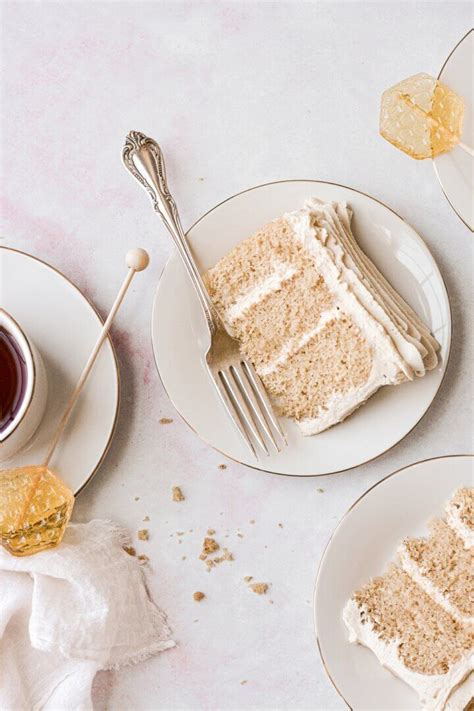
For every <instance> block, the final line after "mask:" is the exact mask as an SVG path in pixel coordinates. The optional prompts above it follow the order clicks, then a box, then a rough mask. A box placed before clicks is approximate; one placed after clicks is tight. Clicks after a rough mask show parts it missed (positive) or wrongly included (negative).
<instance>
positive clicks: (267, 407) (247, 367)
mask: <svg viewBox="0 0 474 711" xmlns="http://www.w3.org/2000/svg"><path fill="white" fill-rule="evenodd" d="M241 365H242V368H243V370H244V372H245V371H247V376H248V378H249V380H250V382H251V384H252V385H253V388H254V391H255V392H256V393H257V394H258V395H259V397H260V400H261V403H262V406H263V410H264V412H265V413H266V415H267V416H268V419H269V420H270V422H271V423H272V425H273V427H274V428H275V430H276V431H277V432H278V434H279V435H280V437H281V438H282V440H283V442H284V443H285V445H286V446H288V442H287V440H286V435H285V433H284V432H283V430H282V428H281V425H280V423H279V421H278V417H277V416H276V415H275V412H274V410H273V407H272V405H271V402H270V400H269V398H268V395H267V391H266V390H265V388H264V386H263V385H262V381H261V380H260V377H259V376H258V375H257V371H256V370H255V368H254V367H253V365H252V363H249V361H247V360H242V361H241Z"/></svg>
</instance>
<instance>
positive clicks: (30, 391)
mask: <svg viewBox="0 0 474 711" xmlns="http://www.w3.org/2000/svg"><path fill="white" fill-rule="evenodd" d="M47 394H48V386H47V378H46V371H45V368H44V364H43V361H42V359H41V356H40V354H39V352H38V351H37V349H36V348H35V346H34V344H33V343H32V342H31V340H30V339H29V338H27V336H26V335H25V333H24V332H23V331H22V329H21V328H20V326H19V325H18V323H17V322H16V321H15V319H14V318H12V316H10V314H8V313H7V312H6V311H5V310H4V309H1V308H0V461H4V460H6V459H10V458H11V457H13V456H14V455H15V454H18V452H20V450H22V449H23V448H24V447H26V445H27V444H28V443H29V442H30V440H31V438H32V437H33V435H34V433H35V432H36V430H37V428H38V425H39V424H40V422H41V419H42V417H43V414H44V410H45V407H46V399H47Z"/></svg>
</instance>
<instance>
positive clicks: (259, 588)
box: [250, 583, 268, 595]
mask: <svg viewBox="0 0 474 711" xmlns="http://www.w3.org/2000/svg"><path fill="white" fill-rule="evenodd" d="M250 588H251V589H252V590H253V592H254V593H257V595H265V594H266V592H267V590H268V583H252V585H251V586H250Z"/></svg>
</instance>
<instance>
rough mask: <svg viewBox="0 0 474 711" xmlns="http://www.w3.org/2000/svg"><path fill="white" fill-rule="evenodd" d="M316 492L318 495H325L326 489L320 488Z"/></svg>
mask: <svg viewBox="0 0 474 711" xmlns="http://www.w3.org/2000/svg"><path fill="white" fill-rule="evenodd" d="M316 491H317V492H318V494H324V489H321V488H319V489H316Z"/></svg>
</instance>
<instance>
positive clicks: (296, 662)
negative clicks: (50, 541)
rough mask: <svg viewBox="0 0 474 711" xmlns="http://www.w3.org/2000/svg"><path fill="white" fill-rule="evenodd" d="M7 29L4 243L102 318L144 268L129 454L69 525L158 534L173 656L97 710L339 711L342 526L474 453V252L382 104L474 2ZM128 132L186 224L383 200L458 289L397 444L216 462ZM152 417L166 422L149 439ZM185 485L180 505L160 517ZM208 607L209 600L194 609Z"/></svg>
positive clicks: (274, 6) (125, 7) (95, 484)
mask: <svg viewBox="0 0 474 711" xmlns="http://www.w3.org/2000/svg"><path fill="white" fill-rule="evenodd" d="M1 12H2V41H1V54H2V64H3V77H2V108H3V112H2V114H3V115H2V122H1V127H2V131H1V140H2V158H1V168H2V174H3V180H2V226H1V234H2V236H3V237H4V238H5V239H4V242H3V243H4V244H9V245H11V246H13V247H17V248H19V249H23V250H26V251H29V252H31V253H33V254H35V255H38V256H40V257H41V258H43V259H45V260H47V261H49V262H51V263H52V264H53V265H54V266H56V267H57V268H59V269H60V270H62V271H63V272H64V273H65V274H66V275H67V276H68V277H70V278H71V279H73V280H74V281H75V282H76V283H77V284H78V286H79V287H80V288H81V289H83V290H84V292H85V293H86V294H87V296H88V297H90V298H91V299H93V300H94V302H95V303H96V304H97V306H98V308H99V309H100V310H101V311H102V313H106V312H107V309H108V308H109V306H110V304H111V301H112V299H113V296H114V294H115V291H116V289H117V286H118V282H119V280H120V278H121V274H122V271H123V270H122V264H123V255H124V253H125V251H126V250H127V249H128V248H129V247H130V246H133V245H140V246H143V247H146V248H147V249H148V250H149V251H150V254H151V258H152V265H151V267H150V269H149V270H148V272H147V273H145V274H144V275H143V276H142V277H141V278H140V280H137V281H136V283H135V285H134V288H133V293H132V294H131V296H130V298H128V300H127V302H126V304H125V305H124V307H123V310H122V311H121V313H120V315H119V318H118V321H117V325H116V327H115V328H114V332H113V338H114V342H115V345H116V347H117V351H118V356H119V360H120V368H121V375H122V407H121V412H120V418H119V422H118V429H117V433H116V437H115V439H114V442H113V445H112V448H111V449H110V452H109V454H108V456H107V458H106V460H105V462H104V464H103V466H102V467H101V469H100V471H99V473H98V474H97V475H96V477H95V479H94V480H93V481H92V483H91V484H90V485H89V486H88V487H87V489H86V490H85V491H84V492H83V494H81V496H80V497H79V499H78V501H77V504H76V508H75V512H74V517H75V519H76V520H78V521H85V520H88V519H90V518H91V517H110V518H113V519H116V520H117V521H120V522H121V523H122V524H124V525H125V526H127V527H128V528H129V529H130V531H131V532H132V533H133V535H134V537H136V531H137V529H139V528H141V527H143V526H145V525H146V526H147V527H148V528H149V530H150V540H149V541H148V542H139V543H137V548H138V549H139V551H140V552H144V553H146V554H147V555H149V556H150V559H151V565H150V571H149V575H148V580H149V585H150V589H151V591H152V594H153V596H154V598H155V599H156V601H157V602H158V603H159V604H160V605H161V606H162V607H163V608H164V609H165V610H166V612H167V613H168V617H169V621H170V624H171V626H172V627H173V630H174V637H175V639H176V641H177V643H178V646H177V647H176V648H175V649H173V650H170V651H167V652H165V653H163V654H161V655H160V656H159V657H157V658H154V659H151V660H149V661H147V662H145V663H142V664H139V665H137V666H136V667H134V668H130V669H126V670H124V671H123V672H121V673H119V674H116V673H112V672H110V673H102V674H100V675H98V677H97V679H96V682H95V684H94V704H95V707H96V708H97V709H106V708H114V709H125V708H134V709H136V710H137V711H138V710H139V709H277V708H278V709H342V708H345V705H344V703H343V701H342V700H341V699H340V698H339V697H338V695H337V693H336V692H335V690H334V689H333V688H332V686H331V683H330V682H329V680H328V678H327V677H326V675H325V673H324V670H323V668H322V665H321V662H320V659H319V656H318V652H317V649H316V646H315V640H314V632H313V616H312V595H313V587H314V579H315V573H316V569H317V565H318V561H319V558H320V555H321V553H322V551H323V549H324V546H325V545H326V543H327V541H328V538H329V536H330V535H331V531H332V530H333V528H334V527H335V525H336V523H337V522H338V520H339V519H340V518H341V516H342V515H343V513H344V512H345V511H346V510H347V508H348V507H349V506H350V505H351V503H352V502H353V501H354V500H355V499H356V498H357V497H358V496H360V495H361V494H362V493H363V492H364V491H365V490H366V489H367V488H368V487H369V486H371V485H372V484H374V483H375V482H376V481H378V480H379V479H381V478H382V477H384V476H385V475H387V474H388V473H390V472H391V471H393V470H395V469H397V468H399V467H402V466H404V465H407V464H409V463H411V462H414V461H417V460H420V459H424V458H427V457H432V456H436V455H442V454H451V453H466V452H469V451H470V449H471V434H472V428H473V415H472V409H471V403H472V382H473V379H472V361H473V336H472V323H473V322H474V314H473V290H474V289H473V271H472V269H473V249H472V244H473V240H472V234H471V233H470V232H469V231H468V229H467V228H466V227H465V226H464V225H463V224H462V223H461V222H460V220H459V219H458V218H457V216H456V215H455V214H454V212H453V211H452V210H451V208H450V207H449V205H448V203H447V202H446V200H445V199H444V197H443V194H442V192H441V188H440V186H439V184H438V182H437V180H436V177H435V175H434V171H433V168H432V166H431V164H430V162H429V161H428V162H414V161H411V160H410V159H409V158H408V157H406V156H405V155H403V154H402V153H400V152H398V151H397V150H395V149H394V148H393V147H392V146H390V145H389V144H388V143H386V142H385V141H383V140H382V139H381V138H380V137H379V136H378V133H377V122H378V107H379V98H380V94H381V92H382V91H383V90H384V89H385V88H386V87H388V86H390V85H392V84H394V83H395V82H396V81H398V80H400V79H402V78H404V77H406V76H409V75H410V74H414V73H416V72H419V71H427V72H430V73H433V74H437V72H438V70H439V68H440V67H441V65H442V63H443V61H444V59H445V58H446V56H447V54H448V53H449V52H450V50H451V48H452V47H453V46H454V45H455V44H456V42H457V41H458V40H459V39H460V38H461V36H462V35H463V34H464V33H465V32H466V31H467V29H468V28H469V27H470V26H471V25H472V6H471V5H470V3H467V2H466V3H463V2H443V3H441V2H430V3H425V2H409V3H407V2H373V3H372V2H364V3H358V2H348V3H343V2H308V3H303V2H278V3H270V2H214V3H199V2H144V3H141V2H133V3H127V2H104V3H102V2H92V3H89V2H62V3H61V2H59V3H53V2H51V3H47V2H43V3H32V2H4V3H2V5H1ZM130 129H138V130H141V131H144V132H145V133H148V134H149V135H151V136H153V137H156V138H157V139H159V140H160V143H161V144H162V147H163V149H164V151H165V155H166V157H167V165H168V173H169V179H170V184H171V186H172V189H173V192H174V194H175V196H176V197H177V199H178V202H179V204H180V206H181V211H182V216H183V222H184V224H185V225H190V224H191V223H192V222H193V221H194V220H195V219H196V218H197V217H199V216H200V214H202V213H203V212H204V211H206V210H208V209H209V208H210V207H212V206H213V205H214V204H216V203H217V202H219V201H220V200H223V199H224V198H226V197H228V196H229V195H231V194H233V193H235V192H238V191H240V190H242V189H244V188H247V187H250V186H252V185H255V184H258V183H263V182H266V181H271V180H278V179H284V178H303V177H304V178H319V179H324V180H332V181H336V182H339V183H344V184H348V185H351V186H353V187H356V188H358V189H360V190H363V191H365V192H368V193H371V194H372V195H374V196H375V197H377V198H379V199H381V200H383V201H384V202H386V203H388V204H389V205H391V206H392V207H393V208H394V209H395V210H396V211H397V212H399V213H400V214H401V215H402V216H404V217H405V218H406V219H407V220H408V221H409V222H411V224H412V225H413V226H414V227H415V228H416V229H417V230H418V231H419V232H420V234H421V235H422V236H423V237H424V239H425V240H426V242H427V244H428V246H429V248H430V249H431V250H432V252H433V254H434V255H435V258H436V259H437V261H438V264H439V266H440V268H441V271H442V273H443V276H444V278H445V280H446V283H447V287H448V290H449V293H450V297H451V304H452V309H453V319H454V342H453V350H452V357H451V362H450V365H449V368H448V373H447V377H446V379H445V382H444V384H443V386H442V388H441V390H440V392H439V394H438V397H437V398H436V400H435V402H434V403H433V405H432V407H431V409H430V410H429V412H428V414H427V415H426V416H425V418H424V419H423V421H422V422H421V423H420V424H419V425H418V427H417V428H416V429H415V430H414V431H413V432H412V433H411V434H410V435H409V436H408V437H406V439H405V440H404V441H403V442H402V443H401V444H399V445H398V446H397V447H396V448H395V449H394V450H392V451H390V452H389V453H387V454H386V455H385V456H383V457H381V458H379V459H378V460H377V461H375V462H372V463H371V464H368V465H366V466H363V467H360V468H359V469H357V470H354V471H351V472H346V473H343V474H339V475H334V476H331V477H323V478H320V479H291V478H286V477H279V476H272V475H270V474H265V473H261V472H256V471H252V470H251V469H247V468H244V467H240V466H238V465H236V464H234V463H231V462H224V460H223V459H222V457H221V456H220V455H219V454H218V453H216V452H214V451H212V450H210V449H209V448H208V447H207V446H205V445H204V444H203V443H201V442H200V441H199V439H198V438H197V437H196V436H195V435H194V433H193V432H191V431H190V430H189V429H188V428H187V427H186V425H185V424H184V423H183V422H182V421H181V420H180V418H179V416H178V415H177V413H176V412H174V411H173V407H172V406H171V404H170V403H169V401H168V400H167V397H166V395H165V393H164V392H163V389H162V387H161V385H160V382H159V379H158V376H157V374H156V372H155V369H154V364H153V356H152V352H151V343H150V312H151V305H152V299H153V292H154V288H155V286H156V283H157V281H158V278H159V274H160V271H161V269H162V267H163V265H164V263H165V261H166V258H167V256H168V255H169V254H170V251H171V245H170V240H169V239H168V237H167V235H166V233H165V231H164V229H163V228H162V227H161V225H160V224H159V222H158V221H157V218H156V217H155V216H154V215H153V213H152V211H151V209H150V206H149V204H148V202H147V200H146V198H145V196H144V194H142V192H141V191H140V190H138V189H137V186H136V185H135V184H134V183H133V181H132V179H131V178H130V176H129V175H128V174H127V173H126V172H125V170H124V169H123V167H122V165H121V160H120V150H121V147H122V144H123V141H124V137H125V134H126V133H127V131H128V130H130ZM33 296H34V295H32V297H33ZM163 417H166V418H171V419H172V420H173V422H172V423H170V424H167V425H160V424H159V420H160V418H163ZM222 463H225V464H226V467H227V468H226V469H220V468H219V465H220V464H222ZM176 484H177V485H181V486H182V489H183V491H184V493H185V496H186V500H185V501H184V502H182V503H174V502H173V501H172V500H171V487H172V486H173V485H176ZM145 516H149V517H150V522H149V523H148V524H144V523H142V521H143V518H144V517H145ZM279 524H282V526H279ZM209 527H211V528H214V529H216V531H217V535H216V537H217V538H218V540H219V541H220V542H221V543H222V544H223V545H227V546H228V548H229V549H230V550H231V551H232V552H233V553H234V556H235V561H234V562H233V563H224V564H222V565H221V566H220V567H218V568H217V569H215V570H213V571H211V572H210V573H208V572H206V569H205V567H204V564H203V562H202V561H200V560H199V559H198V555H199V552H200V546H201V542H202V539H203V536H204V534H205V532H206V530H207V528H209ZM178 531H184V532H185V534H184V535H183V536H177V535H176V532H178ZM238 533H241V534H242V537H240V536H238ZM226 535H228V538H226V537H225V536H226ZM246 575H253V576H254V577H255V579H256V580H258V581H264V582H268V583H271V587H270V590H269V593H268V594H267V595H266V596H258V595H256V594H254V593H252V592H251V591H249V590H248V589H247V587H246V585H245V583H244V581H243V578H244V576H246ZM196 590H201V591H203V592H204V593H205V594H206V598H205V600H204V601H202V602H201V603H196V602H194V601H193V592H194V591H196ZM270 602H272V603H273V604H270ZM244 681H245V682H246V683H243V682H244Z"/></svg>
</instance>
